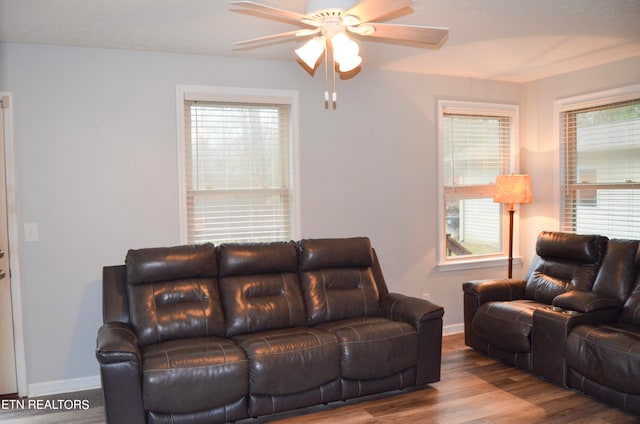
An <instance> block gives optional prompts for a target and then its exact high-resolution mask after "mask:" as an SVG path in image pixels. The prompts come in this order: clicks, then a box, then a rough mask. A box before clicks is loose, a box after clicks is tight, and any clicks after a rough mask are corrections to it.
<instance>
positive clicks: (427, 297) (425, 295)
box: [422, 293, 431, 300]
mask: <svg viewBox="0 0 640 424" xmlns="http://www.w3.org/2000/svg"><path fill="white" fill-rule="evenodd" d="M422 298H423V299H424V300H431V294H430V293H422Z"/></svg>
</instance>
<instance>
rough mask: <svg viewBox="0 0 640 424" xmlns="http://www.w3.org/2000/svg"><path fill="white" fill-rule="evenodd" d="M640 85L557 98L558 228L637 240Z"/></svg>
mask: <svg viewBox="0 0 640 424" xmlns="http://www.w3.org/2000/svg"><path fill="white" fill-rule="evenodd" d="M639 89H640V87H638V86H636V87H635V89H630V90H617V91H615V92H607V93H600V94H595V95H593V96H584V97H579V98H572V99H566V100H562V101H559V102H556V108H557V109H558V112H559V113H558V118H559V123H560V125H559V128H560V161H561V178H560V181H561V183H560V185H561V202H560V204H561V211H560V230H561V231H568V232H575V233H579V234H602V235H606V236H608V237H610V238H632V239H636V238H640V91H639Z"/></svg>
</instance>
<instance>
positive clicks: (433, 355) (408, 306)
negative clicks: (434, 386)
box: [380, 293, 444, 386]
mask: <svg viewBox="0 0 640 424" xmlns="http://www.w3.org/2000/svg"><path fill="white" fill-rule="evenodd" d="M380 306H381V310H382V316H383V317H385V318H388V319H391V320H394V321H403V322H407V323H409V324H411V325H413V326H414V327H415V328H416V330H417V331H418V352H419V353H418V365H417V376H416V386H422V385H425V384H429V383H433V382H436V381H440V366H441V362H442V316H443V315H444V308H443V307H442V306H439V305H436V304H434V303H432V302H429V301H428V300H423V299H418V298H415V297H409V296H405V295H402V294H398V293H388V294H385V295H383V296H382V297H381V299H380Z"/></svg>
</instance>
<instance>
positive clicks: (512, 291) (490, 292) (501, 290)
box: [462, 278, 527, 305]
mask: <svg viewBox="0 0 640 424" xmlns="http://www.w3.org/2000/svg"><path fill="white" fill-rule="evenodd" d="M526 284H527V283H526V281H525V280H512V279H508V278H505V279H502V280H471V281H467V282H466V283H463V284H462V290H463V291H464V293H465V294H468V295H470V296H474V297H477V298H478V305H481V304H483V303H486V302H490V301H508V300H516V299H522V298H524V288H525V285H526Z"/></svg>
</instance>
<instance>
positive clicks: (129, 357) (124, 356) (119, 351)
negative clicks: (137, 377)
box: [96, 322, 140, 364]
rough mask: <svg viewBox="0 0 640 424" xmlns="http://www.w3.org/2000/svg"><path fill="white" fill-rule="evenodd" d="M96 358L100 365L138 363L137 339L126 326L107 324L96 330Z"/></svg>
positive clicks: (122, 324)
mask: <svg viewBox="0 0 640 424" xmlns="http://www.w3.org/2000/svg"><path fill="white" fill-rule="evenodd" d="M96 358H97V359H98V362H99V363H100V364H113V363H117V362H128V361H136V362H139V358H140V350H139V349H138V338H137V337H136V335H135V333H134V332H133V330H132V329H131V327H129V326H128V325H126V324H124V323H121V322H109V323H106V324H104V325H102V326H101V327H100V329H99V330H98V339H97V341H96Z"/></svg>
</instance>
